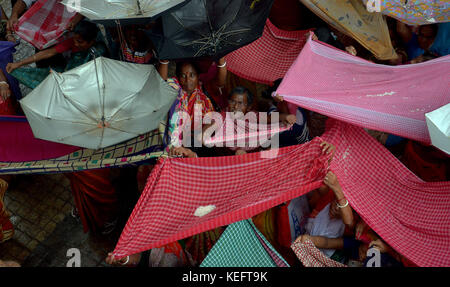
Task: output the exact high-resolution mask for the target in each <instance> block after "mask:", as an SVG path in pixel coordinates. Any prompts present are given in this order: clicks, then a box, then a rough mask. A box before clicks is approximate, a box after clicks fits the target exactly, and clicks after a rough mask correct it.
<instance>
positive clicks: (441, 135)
mask: <svg viewBox="0 0 450 287" xmlns="http://www.w3.org/2000/svg"><path fill="white" fill-rule="evenodd" d="M425 118H426V121H427V126H428V131H429V133H430V137H431V143H432V144H433V145H434V146H435V147H437V148H439V149H440V150H442V151H444V152H446V153H447V154H449V155H450V103H449V104H447V105H445V106H442V107H440V108H439V109H437V110H434V111H432V112H429V113H426V114H425Z"/></svg>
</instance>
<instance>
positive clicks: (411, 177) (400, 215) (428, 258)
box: [322, 120, 450, 267]
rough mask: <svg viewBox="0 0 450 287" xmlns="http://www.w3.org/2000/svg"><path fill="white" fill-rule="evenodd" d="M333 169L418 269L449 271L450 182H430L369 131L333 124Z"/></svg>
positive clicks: (354, 202)
mask: <svg viewBox="0 0 450 287" xmlns="http://www.w3.org/2000/svg"><path fill="white" fill-rule="evenodd" d="M322 138H323V139H324V140H326V141H328V142H331V143H333V144H334V145H335V146H336V152H335V155H334V158H333V160H332V162H331V166H330V169H331V170H332V171H333V172H334V173H335V174H336V176H337V177H338V179H339V183H340V184H341V186H342V190H343V192H344V195H345V197H346V198H347V199H348V201H349V203H350V205H351V206H352V208H353V209H354V210H355V211H356V212H357V213H358V214H359V215H360V216H361V217H362V218H363V219H364V221H365V222H366V223H367V224H368V225H369V226H370V227H371V228H372V229H373V230H374V231H375V232H376V233H377V234H378V235H380V236H381V237H382V238H383V240H384V241H385V242H386V243H388V244H389V245H390V246H391V247H393V248H394V249H395V250H396V251H397V252H398V253H400V254H402V255H403V256H405V257H406V258H408V259H409V260H411V261H412V262H414V263H415V264H417V265H418V266H421V267H424V266H450V257H449V256H448V254H450V181H441V182H425V181H423V180H421V179H420V178H419V177H417V176H416V175H415V174H413V173H412V172H411V171H410V170H409V169H408V168H406V167H405V166H404V165H403V164H402V163H401V162H400V161H399V160H398V159H397V158H396V157H395V156H394V155H392V154H391V153H390V152H389V151H388V150H387V149H386V148H385V147H384V146H383V145H381V144H380V143H378V142H377V141H376V140H375V139H374V138H372V137H371V136H370V135H369V134H368V133H366V132H365V131H364V129H361V128H358V127H356V126H353V125H350V124H346V123H343V122H339V121H335V120H332V121H329V122H328V126H327V131H326V133H325V134H324V135H323V136H322Z"/></svg>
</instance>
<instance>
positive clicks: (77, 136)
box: [20, 57, 177, 149]
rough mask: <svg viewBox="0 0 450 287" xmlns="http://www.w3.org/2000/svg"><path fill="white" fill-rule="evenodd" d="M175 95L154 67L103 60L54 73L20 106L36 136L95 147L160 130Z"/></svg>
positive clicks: (101, 58) (21, 102) (22, 101)
mask: <svg viewBox="0 0 450 287" xmlns="http://www.w3.org/2000/svg"><path fill="white" fill-rule="evenodd" d="M176 97H177V93H176V91H175V90H174V89H173V88H171V87H170V86H169V85H168V84H167V83H166V82H165V81H164V80H163V79H162V78H161V77H160V76H159V74H158V72H157V71H156V69H155V68H154V67H153V66H152V65H140V64H131V63H126V62H120V61H116V60H111V59H107V58H103V57H100V58H97V59H96V60H92V61H90V62H88V63H86V64H84V65H82V66H79V67H77V68H75V69H72V70H70V71H67V72H65V73H62V74H60V73H56V72H53V71H52V72H51V73H50V75H49V76H48V77H47V78H46V79H45V80H44V81H43V82H42V83H41V84H40V85H39V86H38V87H36V88H35V89H34V90H33V91H32V92H31V93H30V94H28V95H27V96H26V97H25V98H23V99H22V100H21V101H20V104H21V106H22V109H23V111H24V112H25V115H26V116H27V119H28V121H29V123H30V126H31V128H32V130H33V134H34V136H35V137H37V138H40V139H44V140H48V141H54V142H59V143H64V144H69V145H75V146H80V147H86V148H91V149H97V148H103V147H107V146H110V145H114V144H117V143H120V142H122V141H125V140H128V139H130V138H133V137H136V136H138V135H141V134H144V133H146V132H149V131H151V130H154V129H156V128H157V127H158V124H159V122H160V121H161V120H163V119H164V117H165V116H166V114H167V112H168V110H169V109H170V106H171V104H172V103H173V102H174V100H175V98H176Z"/></svg>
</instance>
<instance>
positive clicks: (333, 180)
mask: <svg viewBox="0 0 450 287" xmlns="http://www.w3.org/2000/svg"><path fill="white" fill-rule="evenodd" d="M323 183H324V184H325V185H327V186H328V187H329V188H330V189H331V190H332V191H333V192H334V195H335V197H336V206H337V208H338V210H339V211H340V215H341V218H342V221H343V222H344V224H345V225H347V226H349V227H350V228H353V226H354V224H355V222H354V220H353V210H352V208H351V207H350V205H349V204H348V200H347V199H346V198H345V196H344V193H343V192H342V188H341V185H340V184H339V181H338V179H337V176H336V175H335V174H334V173H333V172H332V171H329V172H328V173H327V175H326V176H325V179H324V180H323ZM332 204H333V203H332Z"/></svg>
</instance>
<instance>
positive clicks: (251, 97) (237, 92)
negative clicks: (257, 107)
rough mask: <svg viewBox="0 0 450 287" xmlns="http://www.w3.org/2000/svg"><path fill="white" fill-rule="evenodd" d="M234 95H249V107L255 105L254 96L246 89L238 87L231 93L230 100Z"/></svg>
mask: <svg viewBox="0 0 450 287" xmlns="http://www.w3.org/2000/svg"><path fill="white" fill-rule="evenodd" d="M234 94H239V95H243V94H246V95H247V105H248V106H250V105H251V104H252V103H253V94H252V93H251V92H250V91H249V90H248V89H247V88H245V87H242V86H238V87H236V88H234V89H233V90H232V91H231V93H230V98H231V96H233V95H234Z"/></svg>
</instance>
